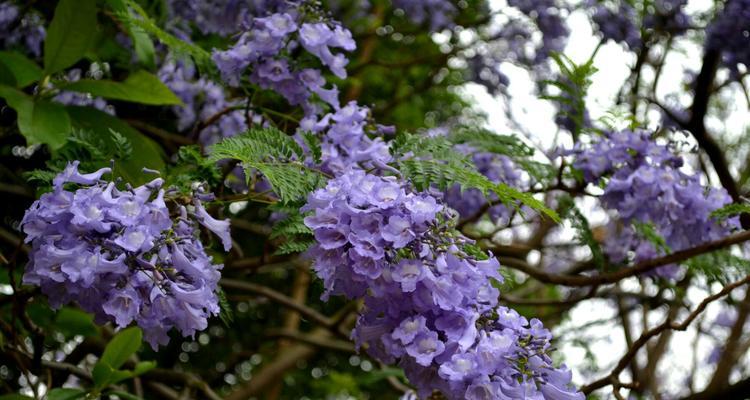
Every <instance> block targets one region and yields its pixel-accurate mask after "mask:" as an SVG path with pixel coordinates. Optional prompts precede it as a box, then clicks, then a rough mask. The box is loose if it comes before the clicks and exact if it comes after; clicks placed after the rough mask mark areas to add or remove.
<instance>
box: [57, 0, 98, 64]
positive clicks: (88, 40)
mask: <svg viewBox="0 0 750 400" xmlns="http://www.w3.org/2000/svg"><path fill="white" fill-rule="evenodd" d="M95 37H96V0H61V1H60V2H59V3H57V7H56V8H55V15H54V17H53V18H52V22H50V25H49V28H47V38H46V40H45V41H44V73H45V74H47V75H49V74H52V73H55V72H57V71H61V70H63V69H65V68H67V67H69V66H71V65H73V64H75V63H76V62H77V61H78V60H80V59H81V58H83V55H84V54H85V53H86V51H87V50H88V49H89V48H90V47H91V45H92V44H93V43H94V39H95Z"/></svg>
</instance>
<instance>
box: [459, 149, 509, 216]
mask: <svg viewBox="0 0 750 400" xmlns="http://www.w3.org/2000/svg"><path fill="white" fill-rule="evenodd" d="M457 150H459V151H462V152H464V153H465V154H469V155H471V159H472V161H473V162H474V165H475V166H476V168H477V171H479V172H480V173H481V174H482V175H484V176H486V177H487V178H488V179H489V180H491V181H492V182H496V183H505V184H507V185H510V186H513V187H519V186H520V185H521V184H522V176H521V173H520V170H519V169H518V166H516V164H515V163H513V160H511V159H510V158H509V157H507V156H504V155H500V154H494V153H488V152H483V151H477V150H476V149H474V148H472V147H470V146H467V145H459V146H458V149H457ZM490 200H496V199H492V198H491V199H490ZM445 202H446V204H448V205H449V206H450V207H451V208H453V209H454V210H456V211H458V214H459V215H460V216H461V217H462V218H472V217H475V216H477V214H479V213H482V212H483V210H484V209H485V207H487V198H486V197H485V196H484V195H483V194H482V192H481V191H479V190H478V189H469V190H464V191H462V190H461V187H460V186H459V185H455V186H454V187H452V188H450V189H448V190H447V191H446V193H445ZM495 202H496V203H497V204H494V205H492V206H491V207H489V208H488V209H487V210H486V212H487V214H488V215H489V216H490V218H491V219H492V220H494V221H497V220H503V221H505V222H508V219H509V218H510V216H511V211H512V210H510V209H509V208H508V207H507V206H505V205H503V204H502V203H500V202H497V201H495Z"/></svg>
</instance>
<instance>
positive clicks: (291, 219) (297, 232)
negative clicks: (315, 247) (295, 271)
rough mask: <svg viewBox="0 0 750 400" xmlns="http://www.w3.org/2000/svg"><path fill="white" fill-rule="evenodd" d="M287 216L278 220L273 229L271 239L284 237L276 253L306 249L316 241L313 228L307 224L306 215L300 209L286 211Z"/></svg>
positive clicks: (289, 252)
mask: <svg viewBox="0 0 750 400" xmlns="http://www.w3.org/2000/svg"><path fill="white" fill-rule="evenodd" d="M285 213H286V214H287V216H286V218H284V219H282V220H280V221H278V222H276V224H274V226H273V228H272V230H271V236H270V238H271V239H277V238H284V242H283V243H282V244H281V245H279V247H278V248H277V249H276V252H275V254H277V255H283V254H293V253H302V252H304V251H306V250H307V249H308V248H310V246H312V244H313V243H314V242H315V240H314V238H313V234H312V230H310V228H308V227H307V226H306V225H305V222H304V215H302V214H300V212H299V211H298V209H291V210H287V211H286V212H285Z"/></svg>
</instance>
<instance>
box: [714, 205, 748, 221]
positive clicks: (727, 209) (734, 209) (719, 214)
mask: <svg viewBox="0 0 750 400" xmlns="http://www.w3.org/2000/svg"><path fill="white" fill-rule="evenodd" d="M745 213H750V204H743V203H732V204H727V205H725V206H724V207H721V208H719V209H717V210H714V211H713V212H712V213H711V217H712V218H716V219H718V220H723V219H727V218H729V217H733V216H735V215H740V214H745Z"/></svg>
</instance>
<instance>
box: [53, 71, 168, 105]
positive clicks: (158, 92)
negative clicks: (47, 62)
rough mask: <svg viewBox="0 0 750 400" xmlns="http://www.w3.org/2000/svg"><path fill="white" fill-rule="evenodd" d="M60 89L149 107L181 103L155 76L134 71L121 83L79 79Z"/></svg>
mask: <svg viewBox="0 0 750 400" xmlns="http://www.w3.org/2000/svg"><path fill="white" fill-rule="evenodd" d="M59 87H60V88H61V89H65V90H70V91H74V92H83V93H90V94H92V95H94V96H99V97H104V98H106V99H114V100H124V101H132V102H134V103H141V104H150V105H174V104H182V101H180V99H179V98H178V97H177V95H175V94H174V93H172V91H171V90H170V89H169V88H168V87H167V86H166V85H165V84H164V83H162V82H161V81H160V80H159V78H157V77H156V76H155V75H153V74H150V73H148V72H146V71H136V72H133V73H132V74H130V76H128V78H127V79H125V80H124V81H123V82H115V81H110V80H105V79H102V80H93V79H81V80H79V81H76V82H70V83H67V84H62V85H59Z"/></svg>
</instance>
